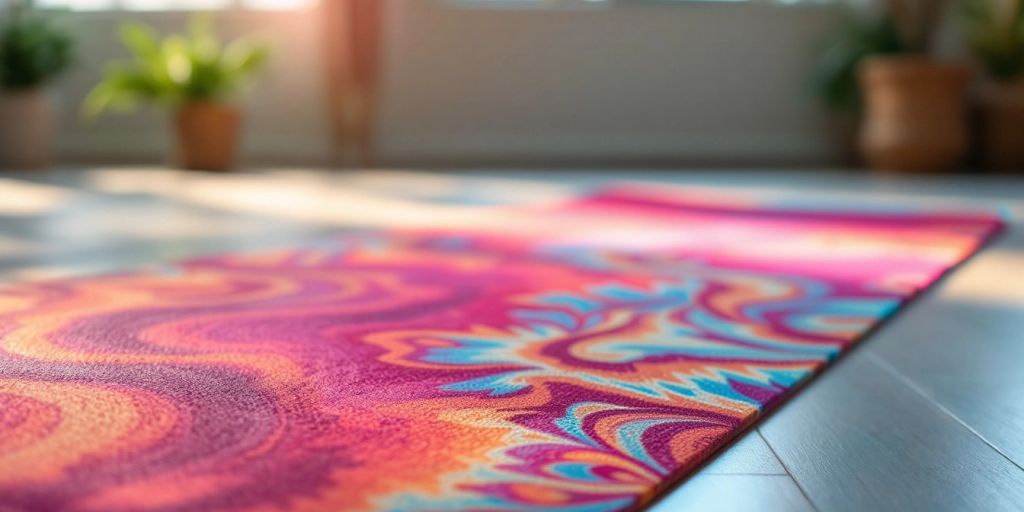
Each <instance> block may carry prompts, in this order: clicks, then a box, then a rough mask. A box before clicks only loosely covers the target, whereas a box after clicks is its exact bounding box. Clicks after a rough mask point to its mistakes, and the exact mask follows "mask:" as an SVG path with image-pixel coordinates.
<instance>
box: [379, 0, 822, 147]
mask: <svg viewBox="0 0 1024 512" xmlns="http://www.w3.org/2000/svg"><path fill="white" fill-rule="evenodd" d="M393 4H397V5H393V7H396V8H394V9H392V12H391V15H392V19H393V20H394V21H395V24H394V26H393V28H392V30H391V32H390V34H389V38H388V42H389V43H390V48H389V50H388V54H387V55H388V64H387V80H386V86H385V90H384V98H385V102H384V105H383V118H382V121H381V133H382V138H381V147H382V150H383V154H384V155H385V156H386V157H387V158H390V159H393V160H397V161H401V162H416V161H421V160H422V161H433V160H437V161H441V162H448V161H451V162H467V163H473V162H477V161H485V162H492V163H498V162H506V161H511V162H512V163H516V162H530V161H538V160H539V161H545V162H583V163H602V162H665V163H671V162H681V163H687V162H690V163H755V164H756V163H761V164H771V163H801V162H803V163H819V162H827V161H833V160H835V159H836V158H837V156H838V152H837V149H836V147H835V144H834V143H833V142H832V141H831V140H830V139H829V133H828V131H827V126H826V123H825V122H824V121H825V120H824V119H823V113H822V112H821V111H820V109H819V108H818V107H817V105H816V104H815V102H814V100H813V98H812V97H811V95H810V93H809V91H808V85H807V81H808V67H809V65H810V63H811V62H812V61H813V58H814V54H813V52H814V49H815V44H816V41H817V40H818V39H819V38H820V36H821V34H822V32H823V30H827V28H828V26H829V17H830V15H831V12H830V11H828V10H827V9H824V8H821V7H812V6H803V7H785V6H778V5H771V4H767V3H760V4H728V3H700V2H692V3H685V2H677V3H675V4H667V3H664V2H662V3H658V2H642V1H639V2H638V1H631V2H620V3H619V4H618V5H617V6H615V7H613V8H610V9H576V10H556V11H551V10H495V9H454V8H451V7H450V5H451V3H445V2H439V1H406V2H401V1H398V2H393ZM446 5H447V6H449V7H446Z"/></svg>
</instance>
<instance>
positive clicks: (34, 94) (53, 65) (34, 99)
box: [0, 1, 71, 169]
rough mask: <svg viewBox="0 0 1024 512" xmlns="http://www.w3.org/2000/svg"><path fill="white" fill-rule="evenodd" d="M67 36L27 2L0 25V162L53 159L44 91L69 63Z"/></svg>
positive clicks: (24, 165) (36, 164) (35, 163)
mask: <svg viewBox="0 0 1024 512" xmlns="http://www.w3.org/2000/svg"><path fill="white" fill-rule="evenodd" d="M70 55H71V37H70V35H68V33H67V32H66V31H65V30H64V29H62V28H61V27H59V26H58V25H57V24H55V23H54V22H53V21H52V20H51V19H50V18H49V17H46V16H44V15H42V14H40V13H38V12H34V11H33V10H32V8H31V5H30V4H29V2H21V1H19V2H14V3H13V4H12V5H11V6H10V8H9V9H8V11H7V16H6V19H5V20H4V21H3V22H2V24H0V167H5V168H16V169H34V168H40V167H45V166H46V165H47V164H48V163H49V162H50V161H51V159H52V147H53V136H54V132H55V129H54V114H53V108H52V106H51V105H50V99H49V97H48V96H47V95H46V92H45V90H44V88H45V86H46V84H47V83H48V82H49V81H50V80H52V79H53V78H54V77H55V76H57V75H58V74H59V73H60V72H61V71H63V70H64V69H65V68H67V67H68V64H69V62H70Z"/></svg>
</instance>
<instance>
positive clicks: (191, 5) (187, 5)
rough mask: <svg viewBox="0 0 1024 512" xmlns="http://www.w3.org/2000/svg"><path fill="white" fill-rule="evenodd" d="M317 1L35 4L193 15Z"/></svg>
mask: <svg viewBox="0 0 1024 512" xmlns="http://www.w3.org/2000/svg"><path fill="white" fill-rule="evenodd" d="M314 1H315V0H36V1H35V5H36V6H38V7H44V8H46V7H51V8H52V7H59V8H67V9H71V10H73V11H97V10H103V11H109V10H115V9H124V10H136V11H190V10H203V9H232V8H241V9H266V10H283V9H298V8H303V7H308V6H310V5H312V4H313V3H314Z"/></svg>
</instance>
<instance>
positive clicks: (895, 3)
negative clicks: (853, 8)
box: [818, 0, 969, 171]
mask: <svg viewBox="0 0 1024 512" xmlns="http://www.w3.org/2000/svg"><path fill="white" fill-rule="evenodd" d="M942 11H943V2H941V1H938V0H888V1H886V2H884V3H883V5H882V10H881V12H879V13H877V18H875V19H874V20H870V21H861V22H856V23H853V24H851V23H850V22H849V21H846V22H845V24H844V26H843V27H841V30H839V31H837V32H836V35H835V39H833V41H832V45H831V47H830V48H831V49H832V52H833V54H839V55H840V56H845V60H842V59H839V58H837V57H835V56H833V54H830V53H829V52H826V53H825V54H824V57H823V59H822V63H821V64H820V66H819V69H820V70H821V71H820V73H821V78H819V81H818V82H819V88H820V90H821V91H822V93H823V94H824V95H825V97H826V99H827V98H828V97H829V96H828V95H829V94H833V91H838V92H837V94H838V93H842V94H843V95H846V96H847V97H853V98H855V99H854V100H848V101H850V104H852V105H856V106H859V107H860V111H861V116H862V118H861V123H860V131H859V132H860V133H859V136H858V147H859V151H860V154H861V157H862V158H863V159H864V160H865V161H866V162H867V164H868V165H869V166H870V167H872V168H875V169H882V170H895V171H940V170H948V169H951V168H953V167H955V166H956V165H957V164H958V163H959V162H960V160H961V159H962V157H963V155H964V153H965V152H966V150H967V146H968V139H969V137H968V130H967V119H966V118H967V116H966V103H965V97H966V91H967V85H968V70H967V68H966V67H965V66H963V65H960V64H956V63H948V62H942V61H939V60H937V59H935V58H933V57H931V56H930V55H929V49H930V46H931V40H932V36H933V32H934V30H935V28H936V26H937V24H938V20H939V15H940V14H941V13H942ZM843 47H849V48H853V49H852V50H845V53H844V52H842V51H840V50H837V48H839V49H842V48H843ZM829 59H834V60H837V61H840V63H829ZM825 84H831V88H830V89H829V88H826V87H824V85H825Z"/></svg>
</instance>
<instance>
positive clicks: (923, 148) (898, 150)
mask: <svg viewBox="0 0 1024 512" xmlns="http://www.w3.org/2000/svg"><path fill="white" fill-rule="evenodd" d="M968 79H969V70H968V69H967V67H966V66H962V65H958V64H949V63H941V62H937V61H934V60H931V59H928V58H926V57H913V56H899V57H871V58H868V59H865V61H864V62H863V63H862V64H861V69H860V82H861V88H862V89H863V91H864V100H865V101H864V104H865V112H864V115H865V117H864V123H863V125H862V126H861V133H860V141H859V144H860V150H861V155H862V156H863V158H864V159H865V161H866V162H867V163H868V165H869V166H871V167H872V168H874V169H879V170H892V171H906V172H937V171H945V170H950V169H952V168H954V167H956V166H957V165H958V164H959V163H960V161H961V159H962V158H963V156H964V154H965V153H966V151H967V147H968V144H969V133H968V128H967V103H966V101H965V98H966V94H967V85H968Z"/></svg>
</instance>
